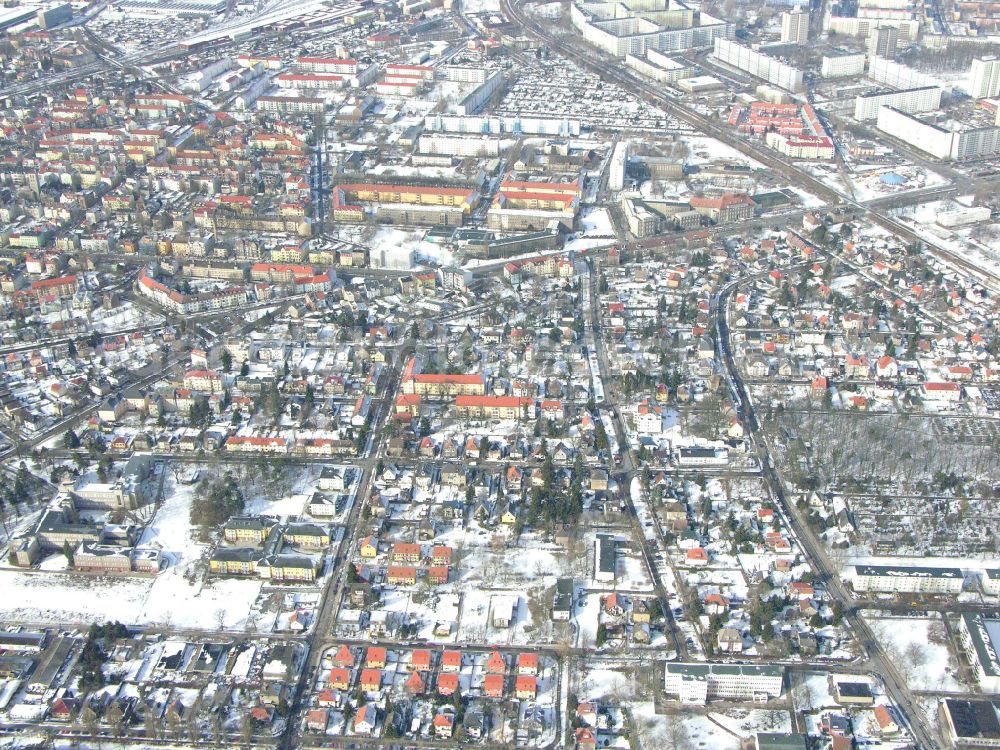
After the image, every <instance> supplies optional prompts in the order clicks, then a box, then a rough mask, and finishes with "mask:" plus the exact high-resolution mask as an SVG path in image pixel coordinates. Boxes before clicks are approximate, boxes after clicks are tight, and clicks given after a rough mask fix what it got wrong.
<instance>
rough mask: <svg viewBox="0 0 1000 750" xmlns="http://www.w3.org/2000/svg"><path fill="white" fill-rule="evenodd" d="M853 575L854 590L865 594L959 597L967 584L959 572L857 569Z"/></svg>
mask: <svg viewBox="0 0 1000 750" xmlns="http://www.w3.org/2000/svg"><path fill="white" fill-rule="evenodd" d="M854 571H855V572H854V579H853V586H854V590H855V591H858V592H864V593H867V592H871V593H892V594H959V593H961V592H962V585H963V583H964V581H965V576H964V575H963V574H962V571H961V569H959V568H909V567H903V566H897V565H856V566H855V568H854Z"/></svg>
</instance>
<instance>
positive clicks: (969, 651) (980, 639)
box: [958, 612, 1000, 693]
mask: <svg viewBox="0 0 1000 750" xmlns="http://www.w3.org/2000/svg"><path fill="white" fill-rule="evenodd" d="M958 634H959V637H960V638H961V641H962V647H963V648H964V649H965V653H966V655H967V656H968V658H969V665H970V666H971V667H972V671H973V672H975V674H976V679H977V680H978V681H979V688H980V690H982V691H983V692H984V693H1000V657H998V656H997V652H998V651H1000V620H998V619H995V618H986V617H983V615H981V614H977V613H975V612H963V613H962V618H961V620H959V629H958Z"/></svg>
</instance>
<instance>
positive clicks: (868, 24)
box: [824, 16, 920, 42]
mask: <svg viewBox="0 0 1000 750" xmlns="http://www.w3.org/2000/svg"><path fill="white" fill-rule="evenodd" d="M880 26H892V27H893V28H895V29H897V30H898V31H899V41H900V42H913V41H916V40H917V38H918V37H919V35H920V21H917V20H915V19H898V18H890V19H878V18H855V17H854V16H827V17H826V25H825V27H824V28H825V30H826V31H833V32H835V33H837V34H840V35H842V36H852V37H855V38H859V39H867V38H868V36H869V34H871V31H872V29H876V28H878V27H880Z"/></svg>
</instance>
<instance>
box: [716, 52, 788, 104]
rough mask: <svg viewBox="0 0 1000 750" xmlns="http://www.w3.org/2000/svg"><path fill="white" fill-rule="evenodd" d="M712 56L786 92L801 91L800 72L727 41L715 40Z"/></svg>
mask: <svg viewBox="0 0 1000 750" xmlns="http://www.w3.org/2000/svg"><path fill="white" fill-rule="evenodd" d="M712 54H713V56H714V57H716V58H717V59H719V60H721V61H722V62H724V63H726V64H727V65H732V66H733V67H734V68H739V69H740V70H743V71H746V72H747V73H749V74H750V75H752V76H756V77H757V78H763V79H764V80H765V81H767V82H768V83H773V84H774V85H775V86H780V87H781V88H783V89H786V90H788V91H792V92H797V91H802V90H803V88H804V86H803V83H802V71H801V70H799V69H798V68H794V67H792V66H791V65H787V64H785V63H783V62H781V61H780V60H777V59H775V58H773V57H770V56H768V55H765V54H762V53H760V52H757V51H756V50H752V49H750V48H749V47H744V46H743V45H742V44H737V43H736V42H731V41H729V40H728V39H716V40H715V49H714V51H713V53H712Z"/></svg>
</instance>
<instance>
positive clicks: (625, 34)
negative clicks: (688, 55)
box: [570, 0, 735, 57]
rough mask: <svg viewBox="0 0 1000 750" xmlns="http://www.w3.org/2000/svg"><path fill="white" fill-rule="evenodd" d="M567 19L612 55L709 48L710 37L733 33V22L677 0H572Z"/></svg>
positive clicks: (585, 37) (588, 38)
mask: <svg viewBox="0 0 1000 750" xmlns="http://www.w3.org/2000/svg"><path fill="white" fill-rule="evenodd" d="M630 5H631V6H632V7H630ZM570 21H571V22H572V23H573V26H575V27H576V28H577V29H578V30H579V31H580V33H581V34H582V35H583V38H584V39H585V40H586V41H588V42H590V43H591V44H593V45H594V46H595V47H600V48H601V49H603V50H605V51H607V52H609V53H611V54H612V55H614V56H615V57H625V55H628V54H632V55H639V56H642V55H644V54H645V52H646V50H648V49H654V50H661V51H671V50H685V49H697V48H702V47H710V46H711V45H712V42H713V40H715V39H720V38H722V39H732V38H733V36H734V34H735V25H734V24H732V23H729V22H728V21H725V20H721V19H718V18H714V17H713V16H710V15H708V14H707V13H705V12H704V11H695V10H693V9H692V8H689V7H688V6H686V5H685V4H684V3H682V2H678V0H642V1H641V2H633V3H612V2H602V1H601V0H596V1H595V0H575V1H574V2H573V3H572V5H571V6H570Z"/></svg>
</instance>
